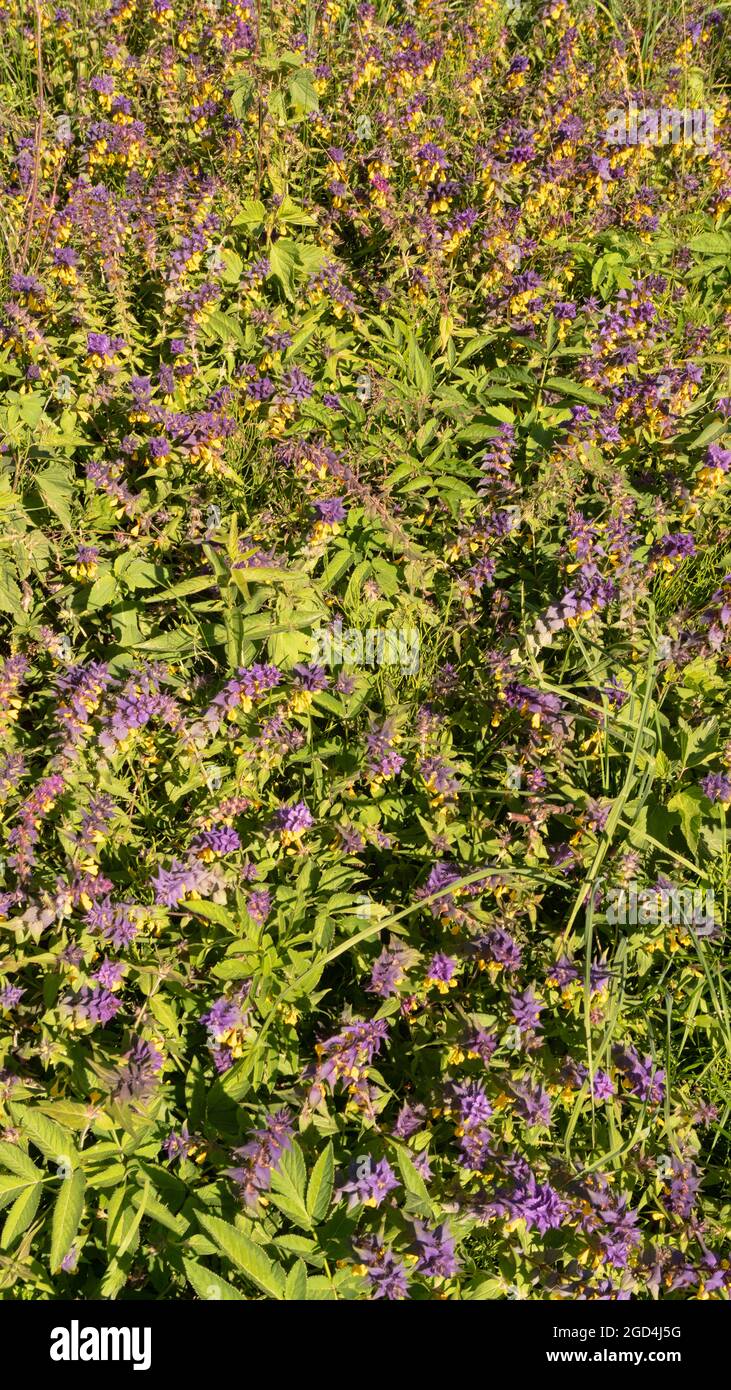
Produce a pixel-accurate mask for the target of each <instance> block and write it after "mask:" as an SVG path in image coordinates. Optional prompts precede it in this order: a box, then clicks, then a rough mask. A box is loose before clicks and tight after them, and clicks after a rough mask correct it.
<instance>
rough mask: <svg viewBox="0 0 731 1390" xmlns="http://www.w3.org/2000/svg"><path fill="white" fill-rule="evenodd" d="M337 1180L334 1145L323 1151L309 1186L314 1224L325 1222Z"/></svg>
mask: <svg viewBox="0 0 731 1390" xmlns="http://www.w3.org/2000/svg"><path fill="white" fill-rule="evenodd" d="M334 1180H335V1157H334V1154H333V1146H332V1144H328V1146H327V1148H326V1149H323V1151H322V1153H321V1154H320V1157H319V1158H318V1160H317V1162H316V1164H315V1166H314V1168H313V1169H312V1172H311V1174H310V1181H309V1183H308V1185H307V1210H308V1212H309V1214H310V1216H311V1217H312V1220H313V1222H318V1221H324V1219H325V1216H326V1214H327V1210H328V1207H329V1206H330V1199H331V1197H332V1190H333V1183H334Z"/></svg>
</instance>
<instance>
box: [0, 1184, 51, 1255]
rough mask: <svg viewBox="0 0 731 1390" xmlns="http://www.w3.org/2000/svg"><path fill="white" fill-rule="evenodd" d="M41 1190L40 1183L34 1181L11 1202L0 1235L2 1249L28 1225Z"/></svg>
mask: <svg viewBox="0 0 731 1390" xmlns="http://www.w3.org/2000/svg"><path fill="white" fill-rule="evenodd" d="M41 1192H42V1187H41V1184H40V1183H35V1184H34V1185H33V1186H32V1187H30V1186H29V1187H27V1188H26V1189H25V1191H24V1192H21V1194H20V1196H19V1197H17V1198H16V1200H15V1201H14V1202H13V1205H12V1207H11V1208H10V1211H9V1212H8V1214H7V1216H6V1218H5V1225H4V1226H3V1233H2V1237H0V1245H2V1247H3V1249H4V1250H7V1249H8V1247H9V1246H10V1245H12V1244H13V1241H14V1240H16V1239H17V1237H18V1236H19V1235H22V1233H23V1231H25V1230H26V1229H27V1227H28V1226H30V1223H31V1221H32V1220H33V1217H34V1216H35V1214H36V1212H37V1211H38V1204H39V1202H40V1200H41Z"/></svg>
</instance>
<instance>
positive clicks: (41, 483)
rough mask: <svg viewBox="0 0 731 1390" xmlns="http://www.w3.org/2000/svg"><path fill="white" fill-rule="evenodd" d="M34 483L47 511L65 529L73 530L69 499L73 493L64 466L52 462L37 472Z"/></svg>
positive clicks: (71, 483) (69, 478) (71, 484)
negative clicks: (41, 471)
mask: <svg viewBox="0 0 731 1390" xmlns="http://www.w3.org/2000/svg"><path fill="white" fill-rule="evenodd" d="M35 485H36V487H37V488H38V491H39V492H40V494H41V497H42V498H43V501H44V502H45V504H46V506H47V507H48V509H49V511H52V512H53V513H54V515H55V516H57V517H58V519H59V521H60V522H61V524H62V526H64V527H65V529H66V530H67V531H71V530H73V521H72V517H71V499H72V497H73V493H74V487H73V482H72V480H71V477H70V475H69V474H68V473H67V471H66V469H65V468H62V467H61V466H60V465H59V464H52V465H51V467H50V468H46V469H45V470H44V472H43V473H39V474H38V476H37V477H36V480H35Z"/></svg>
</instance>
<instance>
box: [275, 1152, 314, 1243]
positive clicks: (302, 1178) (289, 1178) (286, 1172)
mask: <svg viewBox="0 0 731 1390" xmlns="http://www.w3.org/2000/svg"><path fill="white" fill-rule="evenodd" d="M306 1182H307V1169H306V1168H305V1161H304V1158H303V1157H302V1150H301V1149H300V1147H299V1144H297V1143H296V1142H294V1143H293V1144H292V1147H291V1148H289V1149H285V1151H284V1153H283V1154H282V1157H281V1159H280V1161H279V1165H278V1167H277V1168H274V1169H272V1185H271V1198H272V1200H273V1201H274V1202H275V1204H276V1205H277V1206H281V1207H282V1208H283V1209H284V1208H285V1207H286V1211H287V1215H288V1216H291V1218H292V1220H293V1221H294V1222H296V1224H297V1225H298V1226H302V1227H303V1228H304V1230H306V1231H307V1230H309V1228H310V1227H311V1225H312V1221H311V1219H310V1215H309V1212H308V1210H307V1205H306V1203H305V1183H306ZM280 1198H284V1202H282V1201H281V1200H280Z"/></svg>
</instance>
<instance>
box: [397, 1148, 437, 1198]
mask: <svg viewBox="0 0 731 1390" xmlns="http://www.w3.org/2000/svg"><path fill="white" fill-rule="evenodd" d="M397 1157H398V1166H399V1171H400V1173H401V1178H402V1180H403V1184H404V1187H405V1188H406V1191H407V1192H412V1193H413V1194H414V1196H415V1197H418V1198H419V1199H420V1200H421V1201H423V1202H427V1203H429V1205H431V1199H430V1197H429V1193H428V1191H427V1186H426V1183H425V1182H424V1179H423V1178H422V1176H421V1173H420V1172H419V1170H418V1168H415V1167H414V1165H413V1163H412V1161H411V1158H410V1156H409V1153H408V1151H407V1150H406V1149H405V1148H403V1147H402V1146H401V1145H399V1147H398V1151H397Z"/></svg>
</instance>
